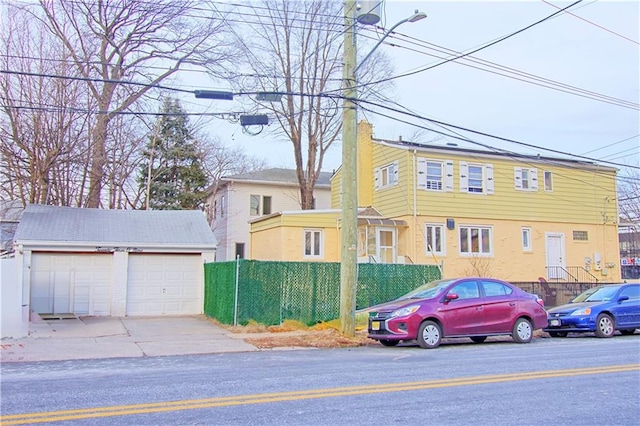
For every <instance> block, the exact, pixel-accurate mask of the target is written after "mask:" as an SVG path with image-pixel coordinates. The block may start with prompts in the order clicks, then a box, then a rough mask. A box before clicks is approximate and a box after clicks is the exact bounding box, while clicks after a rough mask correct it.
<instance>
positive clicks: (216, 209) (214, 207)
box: [213, 200, 218, 219]
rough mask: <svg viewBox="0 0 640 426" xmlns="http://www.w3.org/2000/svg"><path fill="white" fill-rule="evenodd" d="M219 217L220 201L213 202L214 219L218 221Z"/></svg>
mask: <svg viewBox="0 0 640 426" xmlns="http://www.w3.org/2000/svg"><path fill="white" fill-rule="evenodd" d="M217 217H218V200H214V201H213V218H214V219H216V218H217Z"/></svg>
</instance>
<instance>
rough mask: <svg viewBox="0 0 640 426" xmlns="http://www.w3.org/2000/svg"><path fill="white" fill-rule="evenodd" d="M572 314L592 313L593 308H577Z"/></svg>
mask: <svg viewBox="0 0 640 426" xmlns="http://www.w3.org/2000/svg"><path fill="white" fill-rule="evenodd" d="M571 315H574V316H581V315H591V308H582V309H576V310H575V311H573V312H571Z"/></svg>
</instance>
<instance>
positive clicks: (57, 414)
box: [0, 364, 640, 426]
mask: <svg viewBox="0 0 640 426" xmlns="http://www.w3.org/2000/svg"><path fill="white" fill-rule="evenodd" d="M638 370H640V364H625V365H614V366H609V367H590V368H574V369H566V370H551V371H536V372H528V373H512V374H496V375H489V376H475V377H459V378H449V379H442V380H427V381H416V382H401V383H386V384H376V385H362V386H349V387H340V388H325V389H312V390H303V391H290V392H275V393H262V394H253V395H236V396H228V397H217V398H203V399H190V400H181V401H166V402H154V403H146V404H133V405H115V406H110V407H95V408H82V409H76V410H60V411H48V412H41V413H26V414H12V415H6V416H0V425H7V426H8V425H19V424H32V423H44V422H55V421H64V420H80V419H89V418H100V417H113V416H124V415H131V414H147V413H161V412H167V411H180V410H195V409H200V408H213V407H225V406H234V405H245V404H265V403H272V402H282V401H295V400H305V399H317V398H331V397H341V396H352V395H366V394H373V393H385V392H402V391H413V390H422V389H434V388H444V387H453V386H468V385H480V384H487V383H500V382H512V381H519V380H539V379H546V378H555V377H568V376H583V375H595V374H609V373H621V372H628V371H638Z"/></svg>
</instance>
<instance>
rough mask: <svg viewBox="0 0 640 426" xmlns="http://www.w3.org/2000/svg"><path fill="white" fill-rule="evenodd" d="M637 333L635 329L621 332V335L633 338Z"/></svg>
mask: <svg viewBox="0 0 640 426" xmlns="http://www.w3.org/2000/svg"><path fill="white" fill-rule="evenodd" d="M635 332H636V329H635V328H632V329H631V330H629V329H627V330H620V333H622V334H624V335H625V336H631V335H632V334H633V333H635Z"/></svg>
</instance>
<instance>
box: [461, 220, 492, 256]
mask: <svg viewBox="0 0 640 426" xmlns="http://www.w3.org/2000/svg"><path fill="white" fill-rule="evenodd" d="M460 253H461V254H482V255H489V254H491V228H490V227H483V226H461V227H460Z"/></svg>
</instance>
